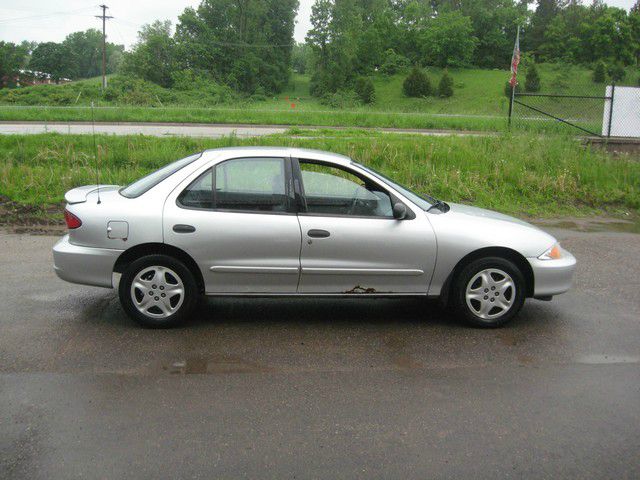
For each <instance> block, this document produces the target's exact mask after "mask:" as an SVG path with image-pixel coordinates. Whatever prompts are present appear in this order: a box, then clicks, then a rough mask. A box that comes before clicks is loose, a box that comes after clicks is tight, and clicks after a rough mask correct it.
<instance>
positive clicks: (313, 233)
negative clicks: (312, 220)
mask: <svg viewBox="0 0 640 480" xmlns="http://www.w3.org/2000/svg"><path fill="white" fill-rule="evenodd" d="M307 235H309V236H310V237H311V238H327V237H328V236H329V235H331V234H330V233H329V232H327V231H326V230H318V229H313V230H309V231H308V232H307Z"/></svg>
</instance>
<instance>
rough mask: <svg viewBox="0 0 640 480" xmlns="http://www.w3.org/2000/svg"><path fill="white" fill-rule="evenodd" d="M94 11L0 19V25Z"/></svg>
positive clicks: (86, 9) (85, 10)
mask: <svg viewBox="0 0 640 480" xmlns="http://www.w3.org/2000/svg"><path fill="white" fill-rule="evenodd" d="M91 9H93V7H90V8H86V7H85V8H80V9H78V10H69V11H66V12H50V13H44V14H43V13H40V14H38V15H29V16H26V17H14V18H0V23H7V22H19V21H22V20H37V19H45V18H50V17H55V16H58V15H75V14H78V13H80V12H87V11H89V10H91Z"/></svg>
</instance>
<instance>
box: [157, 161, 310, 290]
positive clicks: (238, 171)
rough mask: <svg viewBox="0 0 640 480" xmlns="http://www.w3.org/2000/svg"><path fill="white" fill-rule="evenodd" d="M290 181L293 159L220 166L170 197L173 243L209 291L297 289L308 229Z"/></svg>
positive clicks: (167, 220) (168, 234)
mask: <svg viewBox="0 0 640 480" xmlns="http://www.w3.org/2000/svg"><path fill="white" fill-rule="evenodd" d="M290 185H291V163H290V159H288V158H274V157H262V158H257V157H250V158H235V159H230V160H226V161H224V162H221V163H218V164H217V165H215V166H214V167H212V168H209V169H207V170H206V171H204V172H199V174H197V176H196V178H190V179H188V180H186V181H185V182H184V183H183V184H182V185H181V186H180V187H179V188H177V189H176V191H174V193H172V195H170V196H169V198H168V199H167V202H166V204H165V209H164V225H163V229H164V238H165V242H166V243H168V244H171V245H175V246H176V247H178V248H181V249H182V250H184V251H186V252H187V253H188V254H189V255H191V256H192V257H193V258H194V260H195V261H196V263H197V264H198V265H199V267H200V269H201V271H202V274H203V277H204V282H205V290H206V292H207V293H210V294H223V293H224V294H233V293H295V292H296V288H297V284H298V277H299V269H300V259H299V256H300V242H301V234H300V226H299V223H298V219H297V217H296V212H295V209H294V205H293V192H292V191H291V188H290ZM214 186H215V188H214Z"/></svg>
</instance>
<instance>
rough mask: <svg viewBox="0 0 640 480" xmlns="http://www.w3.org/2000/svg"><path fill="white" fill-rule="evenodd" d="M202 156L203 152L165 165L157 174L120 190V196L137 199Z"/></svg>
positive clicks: (154, 173) (151, 174) (153, 173)
mask: <svg viewBox="0 0 640 480" xmlns="http://www.w3.org/2000/svg"><path fill="white" fill-rule="evenodd" d="M201 156H202V152H200V153H196V154H194V155H190V156H188V157H186V158H183V159H181V160H176V161H175V162H173V163H170V164H169V165H165V166H164V167H162V168H161V169H160V170H156V171H155V172H152V173H150V174H149V175H147V176H146V177H142V178H141V179H140V180H136V181H135V182H133V183H131V184H129V185H127V186H126V187H124V188H122V189H120V194H121V195H122V196H124V197H127V198H135V197H139V196H140V195H142V194H143V193H145V192H146V191H148V190H150V189H151V188H153V187H155V186H156V185H157V184H159V183H160V182H162V181H163V180H165V179H166V178H169V177H170V176H171V175H173V174H174V173H176V172H177V171H178V170H180V169H181V168H183V167H186V166H187V165H189V164H190V163H191V162H193V161H195V160H197V159H198V158H200V157H201Z"/></svg>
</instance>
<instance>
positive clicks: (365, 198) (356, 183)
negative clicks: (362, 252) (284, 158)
mask: <svg viewBox="0 0 640 480" xmlns="http://www.w3.org/2000/svg"><path fill="white" fill-rule="evenodd" d="M300 171H301V175H302V183H303V187H304V196H305V201H306V205H307V212H308V213H314V214H325V215H353V216H358V217H382V218H393V208H392V203H391V198H390V197H389V194H388V193H386V192H385V191H383V190H382V189H381V188H380V187H379V186H378V185H376V184H373V183H367V181H366V180H363V179H361V178H360V177H358V176H356V175H354V174H353V173H350V172H348V171H346V170H343V169H341V168H338V167H334V166H329V165H324V164H319V163H313V162H306V161H300Z"/></svg>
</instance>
